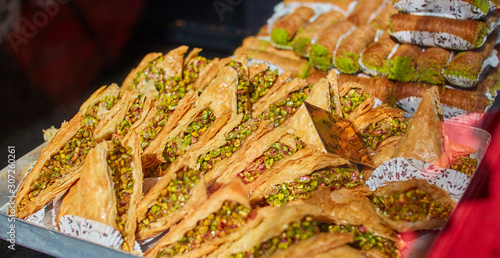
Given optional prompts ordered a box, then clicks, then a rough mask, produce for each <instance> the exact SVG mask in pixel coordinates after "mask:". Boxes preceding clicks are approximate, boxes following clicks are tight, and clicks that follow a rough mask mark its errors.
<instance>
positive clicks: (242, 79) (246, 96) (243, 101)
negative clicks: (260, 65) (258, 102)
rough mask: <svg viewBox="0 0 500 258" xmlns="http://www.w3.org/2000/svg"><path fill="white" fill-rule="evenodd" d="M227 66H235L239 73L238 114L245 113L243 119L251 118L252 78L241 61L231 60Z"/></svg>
mask: <svg viewBox="0 0 500 258" xmlns="http://www.w3.org/2000/svg"><path fill="white" fill-rule="evenodd" d="M226 66H228V67H231V68H233V69H234V70H235V71H236V73H237V74H238V88H237V91H236V98H237V103H238V109H237V110H238V111H237V112H238V114H241V113H243V121H247V120H248V119H249V118H250V110H251V107H250V80H249V79H248V76H247V74H246V71H245V67H244V66H243V64H242V63H241V62H238V61H235V60H231V62H229V64H227V65H226Z"/></svg>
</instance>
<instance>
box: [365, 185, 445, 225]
mask: <svg viewBox="0 0 500 258" xmlns="http://www.w3.org/2000/svg"><path fill="white" fill-rule="evenodd" d="M370 201H371V202H372V203H373V204H374V205H375V206H376V207H377V208H379V209H380V211H381V213H382V214H383V215H384V216H387V217H389V218H391V219H392V220H396V221H399V220H404V221H411V222H414V221H422V220H425V219H427V218H429V219H436V220H442V219H446V218H448V217H449V216H450V214H451V211H452V210H453V206H452V205H451V204H449V203H442V202H438V201H436V200H434V199H433V198H432V196H431V195H430V194H429V193H427V192H426V191H425V190H422V189H418V188H412V189H409V190H407V191H405V192H394V193H391V194H389V195H388V196H375V195H374V196H371V197H370Z"/></svg>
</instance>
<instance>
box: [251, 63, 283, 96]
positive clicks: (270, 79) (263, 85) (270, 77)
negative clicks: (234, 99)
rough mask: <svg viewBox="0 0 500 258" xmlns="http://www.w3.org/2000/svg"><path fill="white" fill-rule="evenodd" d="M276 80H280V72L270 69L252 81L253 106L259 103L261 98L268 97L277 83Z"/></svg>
mask: <svg viewBox="0 0 500 258" xmlns="http://www.w3.org/2000/svg"><path fill="white" fill-rule="evenodd" d="M276 78H278V70H270V69H268V70H266V71H264V72H260V73H258V74H257V75H255V76H254V77H253V78H252V79H250V85H251V88H252V94H251V97H250V102H251V103H252V104H253V103H255V102H257V100H259V98H261V97H262V96H264V95H266V94H267V92H268V91H269V89H270V88H271V87H272V86H273V84H274V82H275V81H276Z"/></svg>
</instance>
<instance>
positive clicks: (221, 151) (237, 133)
mask: <svg viewBox="0 0 500 258" xmlns="http://www.w3.org/2000/svg"><path fill="white" fill-rule="evenodd" d="M259 123H260V119H249V120H248V121H246V122H243V123H241V124H240V125H239V126H238V127H235V128H234V129H233V130H232V131H230V132H229V133H227V135H226V143H225V144H224V145H223V146H221V147H220V148H217V149H215V150H211V151H209V152H208V153H205V154H203V155H201V156H200V157H199V158H198V163H199V164H200V170H201V171H202V172H203V173H206V172H208V171H210V170H211V169H212V168H213V166H214V165H215V163H217V162H218V161H220V160H223V159H225V158H227V157H231V155H232V154H233V153H234V152H235V151H237V150H239V149H240V147H241V144H242V143H243V142H244V141H245V139H246V138H247V137H248V136H249V135H250V134H252V133H253V132H254V131H255V130H257V127H258V125H259Z"/></svg>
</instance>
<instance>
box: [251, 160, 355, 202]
mask: <svg viewBox="0 0 500 258" xmlns="http://www.w3.org/2000/svg"><path fill="white" fill-rule="evenodd" d="M364 181H365V180H364V178H363V174H361V173H359V171H358V170H357V169H352V168H348V167H347V168H344V167H329V168H325V169H321V170H317V171H315V172H313V173H312V174H310V175H306V176H302V177H299V178H297V179H295V180H294V181H292V182H288V183H282V184H279V185H275V186H274V189H273V191H272V192H271V193H270V194H269V195H266V196H265V197H264V199H263V200H261V201H260V202H259V203H258V204H257V205H258V206H267V205H271V206H274V207H276V206H282V205H285V204H287V203H288V202H291V201H294V200H307V199H309V198H311V196H312V193H313V192H314V191H316V190H318V189H320V188H330V190H332V191H333V190H337V189H340V188H342V187H345V188H353V187H356V186H358V185H362V184H364Z"/></svg>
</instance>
